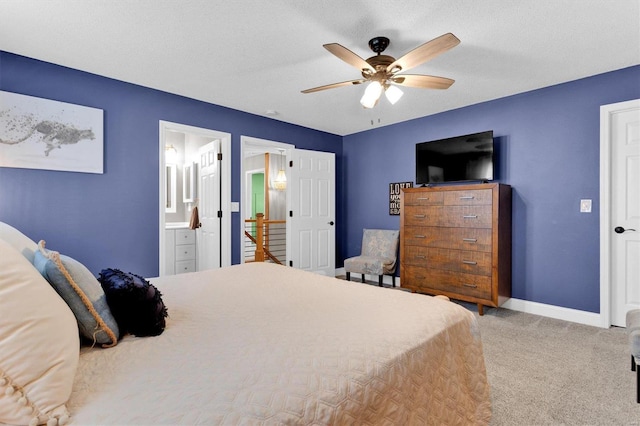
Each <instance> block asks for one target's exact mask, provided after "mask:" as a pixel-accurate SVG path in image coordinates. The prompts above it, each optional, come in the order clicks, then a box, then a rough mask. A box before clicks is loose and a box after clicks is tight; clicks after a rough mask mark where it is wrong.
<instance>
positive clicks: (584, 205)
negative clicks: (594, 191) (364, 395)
mask: <svg viewBox="0 0 640 426" xmlns="http://www.w3.org/2000/svg"><path fill="white" fill-rule="evenodd" d="M580 213H591V200H580Z"/></svg>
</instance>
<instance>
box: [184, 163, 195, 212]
mask: <svg viewBox="0 0 640 426" xmlns="http://www.w3.org/2000/svg"><path fill="white" fill-rule="evenodd" d="M195 200H196V163H193V162H192V163H185V165H184V167H183V168H182V201H183V202H185V203H193V202H194V201H195Z"/></svg>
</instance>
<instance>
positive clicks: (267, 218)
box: [240, 136, 294, 264]
mask: <svg viewBox="0 0 640 426" xmlns="http://www.w3.org/2000/svg"><path fill="white" fill-rule="evenodd" d="M293 148H294V146H293V145H289V144H285V143H281V142H275V141H269V140H264V139H257V138H251V137H248V136H242V137H241V155H242V161H241V163H242V179H241V188H240V194H241V200H242V203H241V204H242V207H241V218H242V219H241V233H242V235H241V240H240V241H242V255H241V256H240V257H241V262H242V263H245V262H253V261H255V260H256V244H257V241H262V243H263V247H264V248H265V250H264V256H265V257H264V258H262V256H263V252H262V251H259V254H258V256H260V257H259V260H260V261H267V262H274V263H281V264H286V263H287V254H288V252H287V241H288V240H287V223H286V219H287V211H288V199H287V179H288V176H287V173H286V165H287V163H288V156H289V154H290V151H291V150H292V149H293ZM259 233H260V235H258V234H259Z"/></svg>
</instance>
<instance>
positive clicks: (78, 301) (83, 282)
mask: <svg viewBox="0 0 640 426" xmlns="http://www.w3.org/2000/svg"><path fill="white" fill-rule="evenodd" d="M44 244H45V242H44V241H40V242H39V243H38V251H37V252H36V254H35V256H34V262H33V264H34V265H35V267H36V268H37V269H38V271H40V273H41V274H42V276H43V277H45V278H46V279H47V281H49V283H50V284H51V286H52V287H53V288H54V289H55V290H56V291H57V292H58V294H59V295H60V296H62V298H63V299H64V301H65V302H67V305H69V307H70V308H71V311H72V312H73V314H74V315H75V316H76V319H77V321H78V328H79V329H80V334H81V335H82V336H83V337H85V338H86V339H89V341H91V342H92V343H93V344H95V343H96V342H97V343H100V344H101V345H102V347H105V348H107V347H111V346H115V345H116V344H117V343H118V337H119V334H120V332H119V330H118V323H117V322H116V320H115V319H114V318H113V315H112V314H111V310H110V309H109V305H108V303H107V298H106V296H105V294H104V291H102V287H100V283H99V282H98V280H97V279H96V278H95V277H94V276H93V274H92V273H91V271H89V270H88V269H87V268H86V267H85V266H84V265H83V264H82V263H80V262H78V261H77V260H74V259H72V258H70V257H69V256H64V255H60V253H58V252H56V251H51V250H47V249H45V248H44Z"/></svg>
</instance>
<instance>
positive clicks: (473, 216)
mask: <svg viewBox="0 0 640 426" xmlns="http://www.w3.org/2000/svg"><path fill="white" fill-rule="evenodd" d="M462 217H463V218H464V219H477V218H478V215H476V214H466V215H464V216H462Z"/></svg>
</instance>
